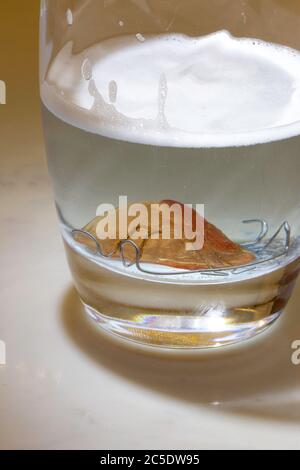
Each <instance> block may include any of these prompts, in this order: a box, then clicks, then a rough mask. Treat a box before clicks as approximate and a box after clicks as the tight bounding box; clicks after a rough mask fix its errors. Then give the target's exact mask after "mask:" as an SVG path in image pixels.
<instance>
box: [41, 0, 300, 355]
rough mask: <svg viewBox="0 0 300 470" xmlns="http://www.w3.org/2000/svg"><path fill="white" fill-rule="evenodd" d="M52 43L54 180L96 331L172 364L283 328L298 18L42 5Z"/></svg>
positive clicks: (221, 1)
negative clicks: (173, 358) (161, 353)
mask: <svg viewBox="0 0 300 470" xmlns="http://www.w3.org/2000/svg"><path fill="white" fill-rule="evenodd" d="M40 29H41V33H40V55H41V59H40V83H41V98H42V110H43V122H44V131H45V141H46V147H47V154H48V163H49V170H50V173H51V177H52V180H53V186H54V194H55V201H56V205H57V210H58V215H59V222H60V227H61V232H62V236H63V240H64V243H65V247H66V252H67V257H68V261H69V264H70V269H71V272H72V275H73V278H74V283H75V286H76V289H77V291H78V293H79V296H80V298H81V300H82V302H83V304H84V307H85V311H86V313H87V314H88V315H89V317H91V318H92V319H93V320H94V321H95V323H96V324H98V325H99V326H100V327H101V328H102V329H103V330H105V331H106V332H108V333H112V334H115V335H118V336H119V337H121V338H123V339H128V340H132V341H136V342H139V343H143V344H147V345H151V346H159V347H165V348H208V347H221V346H224V345H228V344H231V343H235V342H238V341H242V340H245V339H249V338H252V337H254V336H255V335H257V334H258V333H261V332H263V331H264V330H266V329H267V328H269V327H270V326H271V325H272V324H273V323H274V322H275V321H276V320H277V319H278V318H279V317H280V315H281V314H282V313H283V311H284V309H285V307H286V304H287V302H288V300H289V298H290V296H291V293H292V289H293V286H294V284H295V281H296V279H297V276H298V273H299V269H300V262H299V251H300V213H299V212H300V185H299V174H300V158H299V147H300V140H299V139H300V137H299V134H300V98H299V96H300V81H299V78H298V77H299V76H300V73H299V71H300V53H299V52H298V51H299V50H300V4H298V2H294V1H293V0H290V1H289V0H285V1H281V0H244V1H242V0H241V1H234V2H233V1H232V0H43V1H42V2H41V28H40ZM137 207H138V208H139V209H137ZM167 222H169V226H168V225H167ZM124 227H125V228H124ZM167 228H169V231H168V230H165V229H167ZM134 229H135V230H134ZM188 229H189V230H188ZM180 234H181V235H180Z"/></svg>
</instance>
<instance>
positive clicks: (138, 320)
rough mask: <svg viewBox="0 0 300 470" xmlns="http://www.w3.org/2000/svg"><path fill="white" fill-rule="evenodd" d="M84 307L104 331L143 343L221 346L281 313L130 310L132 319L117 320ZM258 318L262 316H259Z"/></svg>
mask: <svg viewBox="0 0 300 470" xmlns="http://www.w3.org/2000/svg"><path fill="white" fill-rule="evenodd" d="M83 304H84V307H85V311H86V313H87V314H88V316H89V317H90V318H91V319H92V320H94V321H95V322H96V323H97V324H98V325H99V326H100V327H101V329H102V330H103V331H105V332H106V333H109V334H113V335H117V336H118V337H120V338H122V339H125V340H130V341H134V342H137V343H141V344H144V345H149V346H155V347H160V348H161V347H164V348H176V349H180V348H181V349H204V348H218V347H222V346H227V345H231V344H235V343H238V342H241V341H244V340H248V339H250V338H253V337H254V336H256V335H258V334H260V333H262V332H263V331H265V330H266V329H267V328H269V327H270V326H271V325H272V324H273V323H274V322H275V321H276V320H277V319H278V318H279V317H280V315H281V312H276V313H273V314H271V315H267V316H264V314H265V313H266V312H267V310H268V308H269V307H270V306H268V305H261V306H256V307H255V308H253V309H250V308H249V309H245V308H241V309H237V308H235V309H233V310H231V311H228V312H224V311H222V312H220V313H221V314H220V316H218V315H217V312H214V315H212V316H208V317H205V316H203V317H202V318H199V317H197V318H195V317H192V316H182V315H179V314H177V315H176V314H173V315H166V314H161V315H160V314H159V313H155V314H154V313H153V314H152V315H151V314H145V313H142V314H141V313H138V312H137V313H136V314H135V315H133V314H132V312H131V313H130V315H128V316H129V317H130V318H131V321H126V320H117V319H116V318H113V317H108V316H105V315H103V314H101V313H99V312H97V311H96V310H95V309H94V308H93V307H90V306H88V305H86V304H85V303H84V302H83ZM255 318H262V319H260V320H259V319H257V320H255Z"/></svg>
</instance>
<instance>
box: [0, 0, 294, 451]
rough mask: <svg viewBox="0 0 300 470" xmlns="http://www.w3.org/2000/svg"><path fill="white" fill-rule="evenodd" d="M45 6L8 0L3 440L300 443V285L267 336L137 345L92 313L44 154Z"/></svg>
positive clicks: (1, 202)
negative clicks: (299, 361)
mask: <svg viewBox="0 0 300 470" xmlns="http://www.w3.org/2000/svg"><path fill="white" fill-rule="evenodd" d="M99 1H100V0H99ZM162 1H164V2H165V0H162ZM220 1H221V0H220ZM232 1H233V0H231V2H232ZM234 1H238V2H239V0H234ZM265 1H269V0H263V2H262V3H264V2H265ZM222 3H224V2H222ZM274 3H278V4H279V3H280V7H282V4H284V8H285V9H286V10H287V14H288V15H291V14H292V13H293V9H294V8H298V6H297V5H298V4H299V2H296V1H295V0H293V1H285V2H283V1H281V2H279V1H278V2H274ZM38 4H39V2H38V1H37V0H26V1H25V0H9V1H8V0H6V1H5V2H4V1H2V2H1V7H0V58H1V60H0V79H2V80H5V81H6V82H7V105H5V106H0V221H1V224H0V340H2V341H5V342H6V346H7V365H6V366H5V367H1V366H0V423H1V426H0V448H1V449H7V448H9V449H14V448H17V449H19V448H22V449H24V448H25V449H32V448H34V449H64V448H71V449H72V448H73V449H76V448H84V449H90V448H93V449H99V448H100V449H105V448H106V449H120V448H122V449H130V448H131V449H132V448H141V449H143V448H152V449H165V448H170V449H191V448H193V449H196V448H198V449H203V448H204V449H214V448H225V449H230V448H234V449H239V448H250V449H254V448H256V449H260V448H268V449H276V448H287V449H293V448H298V449H300V438H299V436H300V403H299V396H300V395H299V391H300V366H298V367H296V366H294V365H293V364H292V362H291V354H292V349H291V344H292V342H293V341H295V340H297V339H299V340H300V320H299V302H300V289H299V287H298V289H297V290H296V292H295V295H294V296H293V299H292V301H291V303H290V305H289V307H288V309H287V311H286V314H285V315H284V317H283V318H282V320H281V321H280V322H279V323H278V324H277V325H276V326H275V328H273V330H272V331H271V332H270V333H269V334H267V335H263V336H261V337H260V338H259V339H257V340H255V341H250V342H248V343H245V344H244V345H243V346H239V347H237V348H228V349H226V350H223V351H215V352H212V353H209V354H207V353H201V354H199V355H193V356H190V355H185V356H184V357H178V356H177V355H167V354H162V355H157V354H153V353H152V354H151V353H150V352H137V351H136V350H135V349H134V348H131V347H129V346H128V347H125V346H124V345H120V344H116V343H114V342H113V341H112V340H109V339H107V338H104V337H103V336H102V335H101V334H99V333H98V332H97V331H96V330H95V329H94V328H92V327H91V326H90V325H89V324H88V323H87V322H86V321H85V319H84V317H83V315H82V309H81V306H80V304H79V301H78V298H77V296H76V294H75V293H74V289H73V288H72V287H71V280H70V276H69V272H68V269H67V266H66V263H65V260H64V255H63V247H62V244H61V242H60V239H59V235H58V229H57V221H56V216H55V211H54V207H53V202H52V196H51V191H50V186H49V181H48V176H47V171H46V165H45V160H44V150H43V144H42V133H41V127H40V117H39V97H38V83H37V77H38V71H37V66H38V61H37V56H38ZM253 4H254V6H256V7H257V6H258V4H259V2H256V1H254V2H253ZM299 6H300V5H299Z"/></svg>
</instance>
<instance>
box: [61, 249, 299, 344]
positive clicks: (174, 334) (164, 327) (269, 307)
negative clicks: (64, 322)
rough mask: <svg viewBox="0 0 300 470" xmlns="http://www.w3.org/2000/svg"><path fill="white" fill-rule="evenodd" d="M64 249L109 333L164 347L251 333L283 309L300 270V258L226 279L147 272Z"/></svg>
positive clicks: (90, 308) (233, 339)
mask: <svg viewBox="0 0 300 470" xmlns="http://www.w3.org/2000/svg"><path fill="white" fill-rule="evenodd" d="M66 250H67V255H68V260H69V263H70V267H71V271H72V274H73V278H74V282H75V285H76V287H77V290H78V293H79V295H80V298H81V300H82V302H83V304H84V306H85V309H86V312H87V314H88V315H89V316H90V317H91V318H92V319H93V320H94V321H95V322H96V323H97V324H99V326H101V328H102V329H103V330H105V331H106V332H108V333H112V334H115V335H118V336H119V337H121V338H123V339H127V340H131V341H135V342H138V343H141V344H145V345H151V346H156V347H164V348H182V349H191V348H194V349H201V348H216V347H221V346H226V345H229V344H234V343H237V342H240V341H244V340H247V339H250V338H253V337H254V336H256V335H257V334H259V333H261V332H263V331H265V330H266V329H267V328H268V327H269V326H270V325H272V324H273V323H274V322H275V321H276V320H277V318H278V317H279V316H280V315H281V313H282V312H283V311H284V309H285V306H286V304H287V302H288V300H289V298H290V296H291V293H292V290H293V286H294V284H295V281H296V279H297V276H298V272H299V259H297V260H295V261H293V262H291V263H290V264H288V265H286V266H284V267H282V268H280V269H275V270H274V271H271V272H263V273H259V272H256V271H253V272H252V271H251V272H248V271H247V272H245V273H242V274H241V275H239V276H238V279H236V278H231V277H228V279H227V280H225V281H224V280H222V279H213V280H211V281H210V282H208V281H202V282H199V280H197V279H196V280H193V279H189V280H181V281H177V282H174V281H172V280H171V281H169V280H165V279H159V278H158V279H156V278H154V279H153V278H152V277H151V278H150V277H149V279H148V278H144V279H142V278H138V277H137V276H136V275H134V274H131V273H130V274H131V275H128V274H127V271H126V273H125V274H124V272H123V271H118V270H117V269H114V270H113V269H112V268H111V267H109V266H107V265H105V266H103V265H101V264H100V263H99V262H95V261H94V260H93V259H89V258H87V257H86V256H83V255H82V253H81V252H80V251H79V252H78V251H77V250H75V249H74V248H73V247H71V246H69V245H68V244H67V243H66Z"/></svg>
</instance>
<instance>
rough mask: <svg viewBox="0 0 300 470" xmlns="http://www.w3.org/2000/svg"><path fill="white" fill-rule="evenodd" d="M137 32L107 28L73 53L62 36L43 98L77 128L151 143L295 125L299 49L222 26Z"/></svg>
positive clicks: (230, 140) (198, 143) (270, 135)
mask: <svg viewBox="0 0 300 470" xmlns="http://www.w3.org/2000/svg"><path fill="white" fill-rule="evenodd" d="M143 39H144V40H143V41H140V40H138V39H137V37H136V36H122V37H118V38H113V39H110V40H107V41H104V42H101V43H99V44H96V45H94V46H93V47H91V48H89V49H87V50H85V51H83V52H82V53H79V54H73V53H72V49H73V44H72V43H71V42H69V43H67V44H66V45H65V46H64V47H63V49H62V50H61V51H60V52H59V53H58V55H57V56H56V57H55V58H54V60H53V62H52V64H51V66H50V68H49V70H48V73H47V76H46V79H45V81H44V82H43V83H42V86H41V94H42V99H43V101H44V104H45V105H46V106H47V107H48V109H49V110H50V111H52V112H53V113H54V114H55V115H57V116H58V117H60V118H61V119H63V120H64V121H66V122H68V123H70V124H72V125H74V126H77V127H79V128H81V129H84V130H86V131H89V132H92V133H97V134H100V135H103V136H106V137H110V138H114V139H119V140H126V141H130V142H137V143H143V144H150V145H161V146H174V147H227V146H241V145H254V144H258V143H264V142H271V141H276V140H281V139H285V138H289V137H292V136H296V135H299V134H300V53H299V52H298V51H295V50H293V49H289V48H287V47H284V46H279V45H275V44H270V43H266V42H263V41H259V40H255V39H237V38H234V37H232V36H231V35H230V34H229V33H228V32H226V31H220V32H218V33H215V34H212V35H209V36H205V37H200V38H191V37H187V36H182V35H162V36H156V37H153V36H151V37H147V36H143ZM87 64H88V66H87ZM89 67H91V70H90V68H89ZM87 69H88V73H83V71H84V72H86V71H87Z"/></svg>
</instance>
